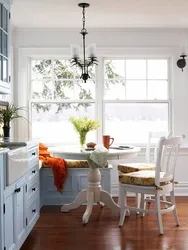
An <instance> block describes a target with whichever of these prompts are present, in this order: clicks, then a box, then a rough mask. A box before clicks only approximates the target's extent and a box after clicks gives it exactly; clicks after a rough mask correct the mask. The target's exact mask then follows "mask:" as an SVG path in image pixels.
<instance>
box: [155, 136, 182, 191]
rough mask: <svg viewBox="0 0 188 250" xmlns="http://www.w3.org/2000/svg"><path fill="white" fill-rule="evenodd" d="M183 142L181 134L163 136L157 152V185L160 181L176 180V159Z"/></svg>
mask: <svg viewBox="0 0 188 250" xmlns="http://www.w3.org/2000/svg"><path fill="white" fill-rule="evenodd" d="M181 142H182V137H181V136H176V137H171V138H169V139H168V138H165V137H161V139H160V141H159V148H158V153H157V161H156V169H155V185H157V186H159V185H160V182H166V181H171V180H174V173H175V167H176V160H177V155H178V151H179V147H180V144H181ZM160 172H164V174H163V175H161V174H160Z"/></svg>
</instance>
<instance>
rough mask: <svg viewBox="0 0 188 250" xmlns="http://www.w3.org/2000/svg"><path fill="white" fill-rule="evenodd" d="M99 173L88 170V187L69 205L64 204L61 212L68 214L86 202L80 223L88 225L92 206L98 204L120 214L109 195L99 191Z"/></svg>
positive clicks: (95, 170)
mask: <svg viewBox="0 0 188 250" xmlns="http://www.w3.org/2000/svg"><path fill="white" fill-rule="evenodd" d="M100 180H101V173H100V171H99V169H98V168H96V169H92V168H90V169H89V172H88V187H87V189H84V190H82V191H81V192H79V193H78V195H77V196H76V199H75V200H74V201H73V202H72V203H70V204H65V205H63V206H62V207H61V212H68V211H69V210H71V209H75V208H77V207H79V206H80V205H81V204H83V203H84V202H85V201H87V207H86V211H85V213H84V215H83V217H82V223H83V224H86V223H88V220H89V217H90V215H91V212H92V209H93V204H94V203H99V204H100V205H101V206H102V207H103V206H104V205H106V206H107V207H109V208H110V209H111V210H112V211H114V212H120V206H119V205H117V204H116V203H115V202H114V200H113V199H112V197H111V195H110V194H109V193H108V192H106V191H104V190H102V189H101V185H100Z"/></svg>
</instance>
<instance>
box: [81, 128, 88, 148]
mask: <svg viewBox="0 0 188 250" xmlns="http://www.w3.org/2000/svg"><path fill="white" fill-rule="evenodd" d="M86 135H87V132H80V145H81V147H82V148H83V147H84V144H85V143H86Z"/></svg>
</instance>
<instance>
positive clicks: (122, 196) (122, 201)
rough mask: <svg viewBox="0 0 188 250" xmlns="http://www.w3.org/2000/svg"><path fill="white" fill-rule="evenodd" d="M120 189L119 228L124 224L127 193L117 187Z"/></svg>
mask: <svg viewBox="0 0 188 250" xmlns="http://www.w3.org/2000/svg"><path fill="white" fill-rule="evenodd" d="M119 189H120V195H119V199H120V204H121V206H120V220H119V226H120V227H121V226H123V223H124V219H125V215H126V210H125V206H127V192H125V191H124V188H123V187H122V186H121V184H120V186H119Z"/></svg>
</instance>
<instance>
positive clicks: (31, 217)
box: [27, 194, 39, 227]
mask: <svg viewBox="0 0 188 250" xmlns="http://www.w3.org/2000/svg"><path fill="white" fill-rule="evenodd" d="M38 213H39V194H38V196H37V197H36V199H34V200H33V201H32V203H31V204H30V205H29V206H28V213H27V220H28V226H29V227H30V226H31V225H32V224H33V222H34V221H35V219H36V217H37V216H38Z"/></svg>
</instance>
